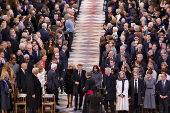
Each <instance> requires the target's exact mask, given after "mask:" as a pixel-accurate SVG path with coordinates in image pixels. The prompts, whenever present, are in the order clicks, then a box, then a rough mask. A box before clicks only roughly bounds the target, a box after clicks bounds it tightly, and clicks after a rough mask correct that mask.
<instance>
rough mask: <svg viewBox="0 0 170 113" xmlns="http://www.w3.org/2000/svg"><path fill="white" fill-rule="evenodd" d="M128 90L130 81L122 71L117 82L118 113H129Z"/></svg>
mask: <svg viewBox="0 0 170 113" xmlns="http://www.w3.org/2000/svg"><path fill="white" fill-rule="evenodd" d="M128 89H129V81H128V79H127V78H126V75H125V72H123V71H120V72H119V75H118V80H116V111H118V113H127V112H128V111H129V100H128Z"/></svg>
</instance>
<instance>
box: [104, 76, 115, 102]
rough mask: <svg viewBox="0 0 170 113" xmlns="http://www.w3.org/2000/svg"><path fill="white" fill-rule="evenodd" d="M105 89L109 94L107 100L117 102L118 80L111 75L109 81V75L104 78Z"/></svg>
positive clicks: (106, 96)
mask: <svg viewBox="0 0 170 113" xmlns="http://www.w3.org/2000/svg"><path fill="white" fill-rule="evenodd" d="M104 87H106V91H107V92H108V93H107V94H106V95H105V100H115V99H116V78H115V77H114V76H113V75H110V76H109V78H108V80H107V75H105V76H104Z"/></svg>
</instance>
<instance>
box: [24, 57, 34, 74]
mask: <svg viewBox="0 0 170 113" xmlns="http://www.w3.org/2000/svg"><path fill="white" fill-rule="evenodd" d="M24 63H26V64H27V72H28V73H29V74H31V73H32V68H33V65H34V64H33V63H32V62H31V61H30V57H29V55H28V54H25V55H24Z"/></svg>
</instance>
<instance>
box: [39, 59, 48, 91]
mask: <svg viewBox="0 0 170 113" xmlns="http://www.w3.org/2000/svg"><path fill="white" fill-rule="evenodd" d="M37 67H38V68H39V73H38V74H37V77H38V79H39V81H40V83H41V88H42V94H45V88H44V86H45V83H46V80H45V73H46V72H45V69H44V68H43V62H42V61H39V62H38V63H37Z"/></svg>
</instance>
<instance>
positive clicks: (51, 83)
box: [47, 64, 60, 104]
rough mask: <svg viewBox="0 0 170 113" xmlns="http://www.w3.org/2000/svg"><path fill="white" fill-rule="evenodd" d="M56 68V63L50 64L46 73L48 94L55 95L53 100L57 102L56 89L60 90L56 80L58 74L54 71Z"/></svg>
mask: <svg viewBox="0 0 170 113" xmlns="http://www.w3.org/2000/svg"><path fill="white" fill-rule="evenodd" d="M56 69H57V64H51V69H50V70H49V71H48V75H47V82H48V85H47V88H48V90H49V93H50V94H54V95H55V102H56V104H58V91H59V90H60V86H59V82H58V79H59V77H58V75H57V73H56V72H55V71H56Z"/></svg>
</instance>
